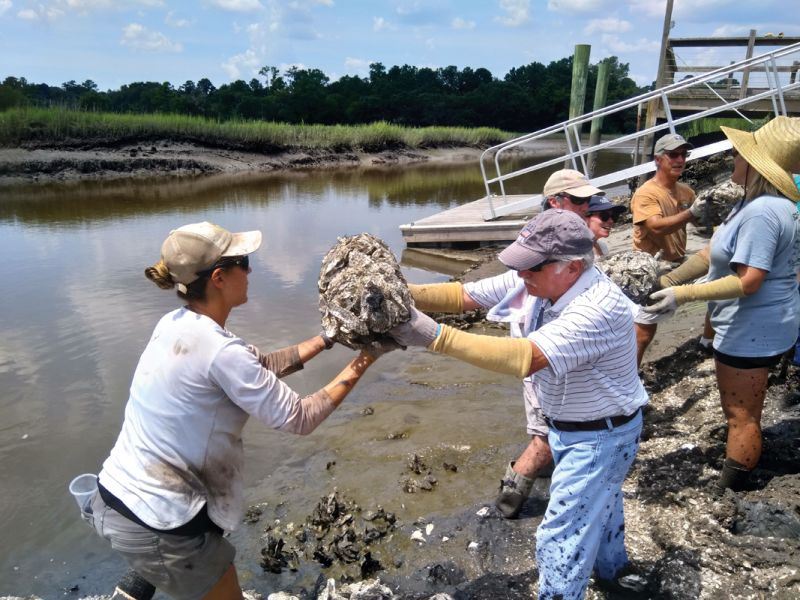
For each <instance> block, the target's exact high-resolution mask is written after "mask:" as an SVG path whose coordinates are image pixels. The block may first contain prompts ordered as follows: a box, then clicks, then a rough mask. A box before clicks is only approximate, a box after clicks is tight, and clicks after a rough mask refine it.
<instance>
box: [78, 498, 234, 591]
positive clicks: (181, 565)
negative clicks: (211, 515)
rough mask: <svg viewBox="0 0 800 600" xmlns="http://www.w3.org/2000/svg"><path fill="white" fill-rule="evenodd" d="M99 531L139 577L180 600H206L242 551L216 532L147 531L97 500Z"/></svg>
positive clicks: (94, 515)
mask: <svg viewBox="0 0 800 600" xmlns="http://www.w3.org/2000/svg"><path fill="white" fill-rule="evenodd" d="M92 520H93V525H94V528H95V531H97V533H98V534H99V535H100V537H102V538H105V539H106V540H108V541H109V542H110V543H111V548H113V549H114V550H116V551H117V552H119V553H120V554H121V555H122V556H123V557H124V558H125V560H127V561H128V564H130V566H131V568H133V569H134V570H135V571H136V572H137V573H139V575H141V576H142V577H144V578H145V579H146V580H147V581H149V582H150V583H151V584H152V585H154V586H155V587H156V588H157V589H158V590H159V591H160V592H163V593H165V594H167V595H168V596H171V597H172V598H176V599H177V600H194V599H200V598H203V596H205V595H206V594H207V593H208V592H209V591H210V590H211V588H213V587H214V585H216V583H217V582H218V581H219V580H220V578H221V577H222V576H223V575H224V574H225V572H226V571H227V570H228V568H229V567H230V566H231V564H233V558H234V556H235V555H236V550H235V548H234V547H233V545H231V543H230V542H229V541H228V540H226V539H225V538H224V537H222V535H220V534H219V533H216V532H208V533H204V534H201V535H195V536H182V535H171V534H168V533H160V532H156V531H152V530H150V529H147V528H146V527H142V526H141V525H138V524H136V523H134V522H133V521H131V520H129V519H127V518H125V517H123V516H122V515H121V514H119V513H118V512H117V511H115V510H114V509H113V508H110V507H109V506H107V505H106V503H105V502H103V499H102V498H101V497H100V494H96V495H95V498H94V500H93V501H92Z"/></svg>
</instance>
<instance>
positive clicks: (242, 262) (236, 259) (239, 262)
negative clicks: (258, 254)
mask: <svg viewBox="0 0 800 600" xmlns="http://www.w3.org/2000/svg"><path fill="white" fill-rule="evenodd" d="M231 267H241V268H242V269H244V270H245V271H247V270H248V269H249V268H250V257H249V256H226V257H225V258H220V259H219V260H218V261H217V262H216V263H215V264H214V266H213V267H211V268H210V269H205V270H204V271H197V273H196V274H197V275H198V276H200V277H203V276H205V275H211V274H212V273H213V272H214V271H216V270H217V269H230V268H231Z"/></svg>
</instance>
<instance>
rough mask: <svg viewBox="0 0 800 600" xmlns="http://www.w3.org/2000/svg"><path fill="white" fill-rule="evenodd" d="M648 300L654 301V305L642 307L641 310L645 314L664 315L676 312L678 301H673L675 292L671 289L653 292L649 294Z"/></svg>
mask: <svg viewBox="0 0 800 600" xmlns="http://www.w3.org/2000/svg"><path fill="white" fill-rule="evenodd" d="M650 300H655V303H654V304H650V305H649V306H642V310H643V311H644V312H646V313H652V314H656V315H665V314H668V313H673V312H675V311H676V310H678V301H677V300H676V299H675V290H674V289H672V288H671V287H668V288H665V289H663V290H659V291H657V292H653V293H652V294H650Z"/></svg>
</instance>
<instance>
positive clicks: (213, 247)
mask: <svg viewBox="0 0 800 600" xmlns="http://www.w3.org/2000/svg"><path fill="white" fill-rule="evenodd" d="M260 244H261V233H260V232H258V231H249V232H244V233H235V234H233V233H230V232H229V231H227V230H225V229H223V228H222V227H219V226H217V225H213V224H211V223H195V224H191V225H186V226H184V227H181V228H179V229H176V230H175V231H173V232H171V233H170V235H169V237H168V238H167V239H166V241H165V242H164V244H163V245H162V248H161V260H160V261H159V262H158V263H157V264H156V265H154V266H153V267H150V268H148V269H146V270H145V275H146V276H147V277H148V279H151V280H152V281H153V282H154V283H156V284H157V285H158V286H159V287H161V288H164V289H171V288H173V287H177V289H178V296H179V297H180V298H181V299H182V300H184V301H185V302H186V304H185V306H182V307H181V308H178V309H177V310H174V311H172V312H169V313H167V314H166V315H164V317H162V318H161V320H160V321H159V322H158V324H157V325H156V328H155V330H154V331H153V334H152V337H151V338H150V341H149V343H148V344H147V347H146V348H145V350H144V352H143V353H142V356H141V358H140V359H139V364H138V366H137V368H136V372H135V373H134V376H133V381H132V383H131V388H130V397H129V400H128V404H127V406H126V408H125V420H124V422H123V424H122V431H121V432H120V435H119V438H118V439H117V442H116V444H115V446H114V448H113V449H112V450H111V454H110V456H109V457H108V459H107V460H106V461H105V463H104V464H103V469H102V471H101V472H100V475H99V478H98V487H99V493H98V494H97V495H96V497H95V498H94V501H93V503H92V515H91V518H92V520H93V523H94V526H95V529H96V530H97V532H98V533H99V534H100V535H101V536H102V537H104V538H106V539H107V540H109V541H110V542H111V547H112V548H113V549H115V550H117V551H118V552H119V553H120V554H122V556H124V557H125V559H126V560H127V561H128V562H129V564H130V565H131V567H132V568H133V569H134V570H135V571H136V572H137V573H138V574H139V575H141V576H142V577H144V579H146V580H147V581H149V582H150V583H151V584H152V585H154V586H156V587H157V588H158V589H159V590H161V591H162V592H164V593H166V594H168V595H170V596H172V597H174V598H179V599H184V598H186V599H194V598H238V597H241V590H240V587H239V583H238V578H237V575H236V569H235V567H234V565H233V558H234V554H235V550H234V548H233V546H232V545H231V544H230V542H228V541H227V540H226V539H225V538H224V537H223V533H224V532H225V531H230V530H233V529H235V528H236V527H237V525H238V524H239V523H240V522H241V519H242V515H243V510H244V506H243V499H242V476H241V473H242V463H243V452H242V437H241V435H242V429H243V428H244V425H245V423H246V422H247V420H248V418H249V417H250V416H253V417H255V418H256V419H258V420H259V421H261V422H262V423H263V424H265V425H267V426H268V427H272V428H274V429H279V430H281V431H286V432H290V433H296V434H308V433H311V431H313V430H314V428H315V427H316V426H317V425H318V424H319V423H321V422H322V421H323V420H324V419H325V418H326V417H327V416H328V415H330V414H331V413H332V412H333V410H334V409H335V408H336V407H337V406H338V405H339V404H340V403H341V402H342V400H343V399H344V398H345V396H346V395H347V393H348V392H349V391H350V390H351V389H352V388H353V386H354V385H355V384H356V382H357V381H358V380H359V379H360V377H361V376H362V375H363V374H364V372H365V371H366V370H367V368H368V367H369V366H370V365H371V364H372V363H373V362H374V361H375V360H376V359H377V358H378V356H379V355H380V354H381V353H382V351H380V350H378V351H372V352H366V351H364V352H361V353H360V354H359V355H358V356H357V357H356V358H355V359H353V360H352V361H350V363H349V364H348V365H347V366H346V367H345V368H344V370H342V372H341V373H340V374H339V375H338V376H337V377H336V378H335V379H334V380H333V381H332V382H331V383H329V384H328V385H326V386H325V387H323V388H322V389H320V390H319V391H317V392H316V393H314V394H311V395H309V396H306V397H303V398H301V397H300V396H299V395H298V394H297V393H295V392H294V391H293V390H292V389H291V388H290V387H289V386H287V385H286V384H285V383H283V382H282V381H281V380H280V379H279V377H280V376H281V375H283V374H287V373H289V372H292V371H295V370H297V369H300V368H302V365H303V363H304V362H305V361H307V360H309V359H310V358H312V357H314V356H315V355H316V354H318V353H319V352H320V351H322V350H324V349H325V348H327V347H330V346H331V345H332V342H331V340H330V339H328V338H325V337H324V335H321V336H316V337H314V338H311V339H310V340H307V341H305V342H302V343H300V344H298V345H297V346H293V347H290V348H286V349H284V350H282V351H279V352H276V353H273V354H270V355H262V354H261V353H260V352H258V351H257V350H256V349H254V348H253V347H252V346H247V345H246V344H245V342H244V341H243V340H242V339H241V338H239V337H237V336H236V335H235V334H233V333H231V332H230V331H228V330H227V329H225V322H226V320H227V318H228V316H229V314H230V312H231V310H232V309H233V308H235V307H237V306H240V305H242V304H244V303H245V302H247V287H248V276H249V273H250V271H251V270H250V267H249V258H248V255H249V254H250V253H251V252H253V251H255V250H256V249H257V248H258V247H259V245H260Z"/></svg>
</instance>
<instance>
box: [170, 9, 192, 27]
mask: <svg viewBox="0 0 800 600" xmlns="http://www.w3.org/2000/svg"><path fill="white" fill-rule="evenodd" d="M164 23H166V24H167V25H169V26H170V27H178V28H180V27H189V26H190V25H191V24H192V22H191V21H190V20H189V19H181V18H179V17H177V16H175V11H174V10H171V11H169V12H168V13H167V16H166V17H164Z"/></svg>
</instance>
